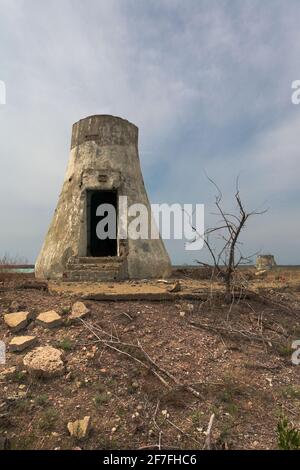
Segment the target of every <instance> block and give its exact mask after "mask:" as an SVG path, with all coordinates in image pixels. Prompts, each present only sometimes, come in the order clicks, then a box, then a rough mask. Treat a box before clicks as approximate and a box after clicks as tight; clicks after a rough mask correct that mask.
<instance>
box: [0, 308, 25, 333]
mask: <svg viewBox="0 0 300 470" xmlns="http://www.w3.org/2000/svg"><path fill="white" fill-rule="evenodd" d="M29 320H30V313H29V312H14V313H6V314H5V315H4V321H5V323H6V324H7V326H8V327H9V328H10V329H11V330H12V331H15V332H16V331H20V330H22V329H23V328H25V327H26V326H27V325H28V322H29Z"/></svg>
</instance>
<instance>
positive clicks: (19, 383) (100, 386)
mask: <svg viewBox="0 0 300 470" xmlns="http://www.w3.org/2000/svg"><path fill="white" fill-rule="evenodd" d="M280 276H281V277H279V278H278V279H277V278H275V277H274V278H272V291H270V286H269V287H268V291H267V294H268V295H266V294H265V289H266V286H265V285H264V284H261V285H260V289H259V292H260V294H259V295H253V296H248V297H247V298H237V299H236V301H235V302H234V303H233V304H232V305H226V304H225V303H223V301H222V299H220V298H219V296H216V297H215V296H214V295H213V290H212V289H211V284H207V285H206V291H207V298H206V300H203V299H202V300H187V299H185V298H182V299H178V296H177V297H174V301H172V300H167V301H155V302H154V301H147V300H143V301H121V300H118V301H91V300H86V299H84V300H83V299H82V297H83V295H82V290H83V291H84V286H83V287H82V286H80V287H78V286H77V289H75V288H74V286H73V288H66V289H64V288H63V287H62V286H60V288H56V289H50V290H48V289H47V288H46V286H43V285H37V284H35V283H34V282H33V281H31V283H28V281H24V279H23V278H22V279H21V278H17V279H3V280H2V283H0V340H2V341H4V342H5V344H6V347H7V354H6V363H5V364H3V365H0V384H1V389H0V390H1V391H0V446H1V447H2V448H8V447H11V448H15V449H74V448H80V449H140V448H149V449H151V448H153V449H157V448H162V449H187V448H189V449H201V448H203V446H204V445H205V442H206V438H207V436H206V430H207V426H208V423H209V420H210V418H211V416H212V414H214V421H213V426H212V433H211V447H212V448H217V449H274V448H277V447H278V436H277V425H278V422H279V421H280V419H281V417H282V416H283V415H284V416H286V417H287V419H288V421H289V423H291V425H292V426H294V427H296V428H300V407H299V405H300V379H299V368H298V367H300V366H298V367H297V366H295V365H293V364H292V362H291V354H292V349H291V344H292V341H293V340H295V339H300V296H299V292H300V282H299V281H297V282H296V281H295V276H294V275H292V276H291V277H292V278H293V282H292V283H289V282H288V281H287V280H286V277H284V275H283V274H281V275H280ZM289 279H290V278H289ZM178 282H179V283H182V284H183V285H184V284H185V283H186V282H188V281H187V279H186V277H185V278H184V279H181V280H178ZM195 282H196V284H197V282H198V281H195V280H193V288H194V291H195V292H197V286H196V288H195V284H194V283H195ZM270 282H271V281H270ZM276 282H277V284H276ZM209 286H210V287H209ZM204 287H205V286H204ZM200 288H201V289H200ZM215 288H216V291H218V290H219V289H220V286H217V285H216V286H215ZM195 289H196V290H195ZM200 290H201V292H203V281H200V280H199V286H198V292H199V291H200ZM270 292H271V294H272V295H271V298H270ZM270 299H271V300H270ZM82 301H83V304H84V305H82V304H78V303H77V304H76V302H82ZM74 304H75V307H74ZM20 312H24V313H23V314H22V315H20ZM45 312H48V313H47V314H46V315H45ZM49 312H50V313H49ZM11 313H18V314H19V315H16V316H14V317H12V316H9V315H10V314H11ZM18 322H19V323H18ZM20 337H26V338H20ZM23 348H24V349H23Z"/></svg>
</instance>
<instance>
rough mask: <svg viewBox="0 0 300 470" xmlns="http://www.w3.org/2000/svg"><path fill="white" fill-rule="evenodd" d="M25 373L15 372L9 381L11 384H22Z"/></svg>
mask: <svg viewBox="0 0 300 470" xmlns="http://www.w3.org/2000/svg"><path fill="white" fill-rule="evenodd" d="M26 375H27V373H26V372H24V371H19V370H16V371H15V372H14V373H13V374H12V375H11V380H12V381H13V382H18V383H19V382H23V381H24V380H25V379H26Z"/></svg>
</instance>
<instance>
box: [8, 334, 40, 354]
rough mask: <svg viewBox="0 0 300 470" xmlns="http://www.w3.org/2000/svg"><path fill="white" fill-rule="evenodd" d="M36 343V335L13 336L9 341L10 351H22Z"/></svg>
mask: <svg viewBox="0 0 300 470" xmlns="http://www.w3.org/2000/svg"><path fill="white" fill-rule="evenodd" d="M35 343H36V336H15V337H14V338H13V339H12V340H11V341H10V343H9V349H10V351H12V352H20V351H24V349H27V348H29V347H31V346H33V345H34V344H35Z"/></svg>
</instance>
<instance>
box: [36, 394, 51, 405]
mask: <svg viewBox="0 0 300 470" xmlns="http://www.w3.org/2000/svg"><path fill="white" fill-rule="evenodd" d="M35 401H36V404H37V405H39V406H44V405H46V403H47V402H48V396H47V395H43V394H42V395H37V397H36V399H35Z"/></svg>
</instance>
